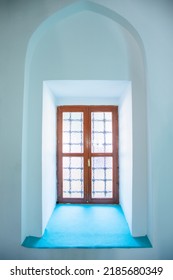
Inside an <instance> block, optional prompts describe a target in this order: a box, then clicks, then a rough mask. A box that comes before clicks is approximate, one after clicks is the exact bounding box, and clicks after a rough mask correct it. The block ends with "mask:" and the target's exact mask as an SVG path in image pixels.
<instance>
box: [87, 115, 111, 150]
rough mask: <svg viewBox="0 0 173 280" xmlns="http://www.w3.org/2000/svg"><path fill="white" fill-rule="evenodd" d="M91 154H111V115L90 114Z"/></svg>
mask: <svg viewBox="0 0 173 280" xmlns="http://www.w3.org/2000/svg"><path fill="white" fill-rule="evenodd" d="M91 141H92V147H91V150H92V153H111V152H112V113H111V112H92V113H91Z"/></svg>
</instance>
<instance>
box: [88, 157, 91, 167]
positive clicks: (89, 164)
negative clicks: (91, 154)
mask: <svg viewBox="0 0 173 280" xmlns="http://www.w3.org/2000/svg"><path fill="white" fill-rule="evenodd" d="M90 166H91V163H90V158H89V159H88V167H90Z"/></svg>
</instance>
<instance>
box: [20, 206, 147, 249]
mask: <svg viewBox="0 0 173 280" xmlns="http://www.w3.org/2000/svg"><path fill="white" fill-rule="evenodd" d="M22 245H23V246H25V247H29V248H148V247H151V244H150V241H149V240H148V238H147V236H143V237H138V238H133V237H132V236H131V234H130V231H129V228H128V224H127V222H126V219H125V217H124V214H123V212H122V209H121V207H120V206H119V205H78V204H57V206H56V207H55V210H54V212H53V214H52V216H51V218H50V220H49V223H48V225H47V227H46V229H45V232H44V235H43V236H42V238H37V237H33V236H29V237H27V238H26V239H25V241H24V242H23V244H22Z"/></svg>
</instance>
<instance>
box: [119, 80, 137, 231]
mask: <svg viewBox="0 0 173 280" xmlns="http://www.w3.org/2000/svg"><path fill="white" fill-rule="evenodd" d="M132 146H133V139H132V92H131V85H129V86H128V87H127V89H126V90H125V91H124V93H123V95H122V97H121V99H120V104H119V186H120V187H119V195H120V204H121V207H122V209H123V211H124V214H125V216H126V220H127V222H128V225H129V228H130V231H131V233H132V234H133V235H134V233H135V232H136V230H137V229H136V228H133V227H132V225H133V178H132V174H133V150H132Z"/></svg>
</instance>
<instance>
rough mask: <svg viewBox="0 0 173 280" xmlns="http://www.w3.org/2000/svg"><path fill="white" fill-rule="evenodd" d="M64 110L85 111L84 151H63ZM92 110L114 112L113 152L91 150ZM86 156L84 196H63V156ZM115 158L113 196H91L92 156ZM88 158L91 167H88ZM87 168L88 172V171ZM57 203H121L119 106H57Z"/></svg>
mask: <svg viewBox="0 0 173 280" xmlns="http://www.w3.org/2000/svg"><path fill="white" fill-rule="evenodd" d="M63 112H83V116H84V119H83V123H84V125H83V129H84V130H83V133H84V134H83V143H84V150H83V153H63V151H62V146H63V143H62V114H63ZM91 112H112V132H113V133H112V148H113V151H112V153H92V152H91ZM65 156H67V157H73V156H75V157H83V158H84V198H63V193H62V188H63V187H62V183H63V174H62V159H63V157H65ZM95 156H97V157H107V156H111V157H112V158H113V168H112V172H113V177H112V178H113V197H112V198H92V197H91V188H92V186H91V169H92V168H91V158H92V157H95ZM88 159H89V160H90V167H88ZM86 170H87V172H86ZM57 192H58V196H57V203H83V204H84V203H88V204H93V203H94V204H100V203H101V204H118V203H119V163H118V106H100V105H99V106H85V105H84V106H59V107H57Z"/></svg>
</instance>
